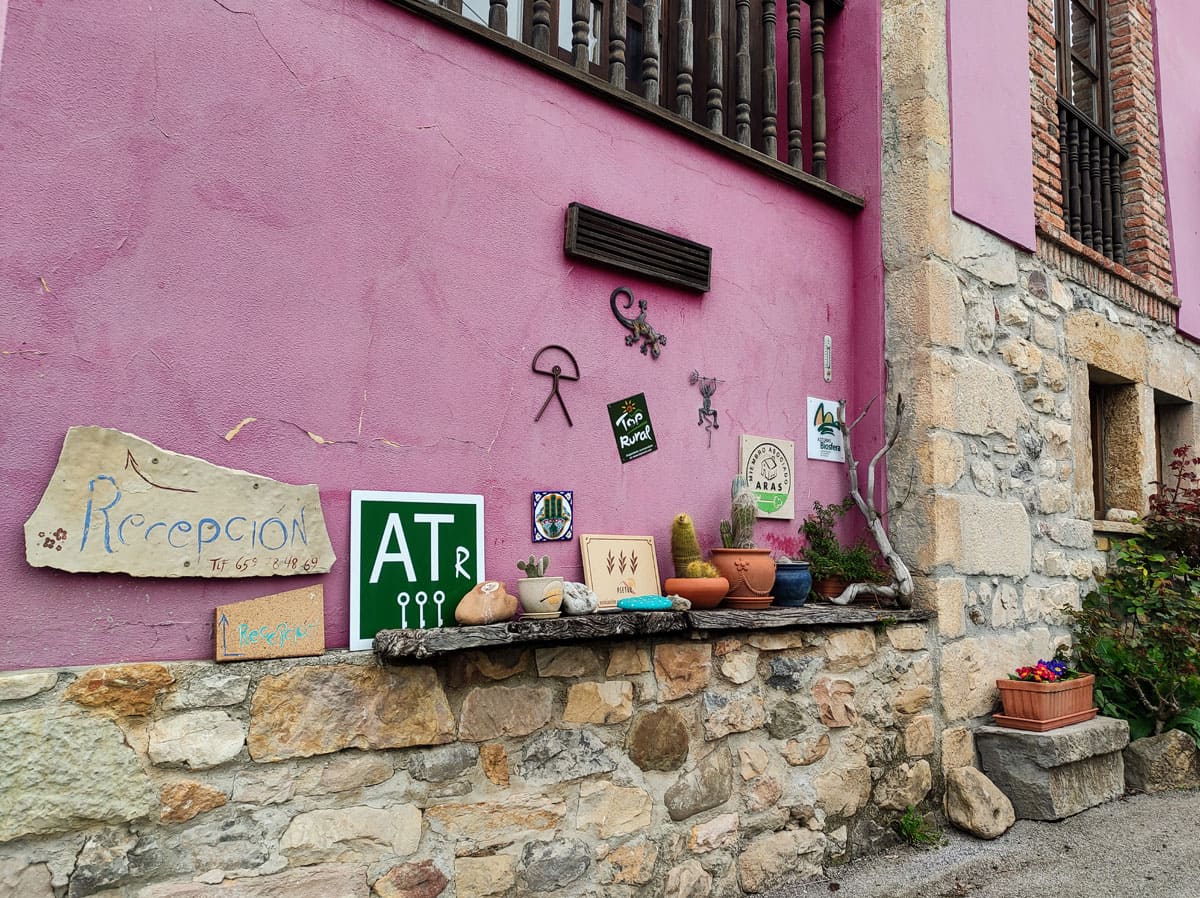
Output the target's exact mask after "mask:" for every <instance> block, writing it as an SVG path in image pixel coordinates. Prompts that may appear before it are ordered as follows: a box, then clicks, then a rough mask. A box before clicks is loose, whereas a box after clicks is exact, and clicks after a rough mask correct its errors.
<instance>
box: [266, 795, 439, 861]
mask: <svg viewBox="0 0 1200 898" xmlns="http://www.w3.org/2000/svg"><path fill="white" fill-rule="evenodd" d="M420 841H421V812H420V810H418V809H417V807H416V806H415V805H411V804H402V805H392V806H389V807H388V808H387V809H386V810H385V809H382V808H371V807H362V806H360V807H352V808H337V809H330V810H320V811H309V812H307V813H304V814H297V815H296V817H295V818H293V820H292V822H291V823H290V824H289V825H288V828H287V831H286V832H284V834H283V837H282V838H281V839H280V840H279V850H280V851H281V852H283V853H284V854H285V855H287V857H288V859H289V860H290V861H291V863H292V864H293V865H295V866H300V865H303V864H319V863H324V862H354V863H359V862H361V863H371V862H373V861H378V860H381V859H383V858H386V857H406V856H408V855H410V854H412V853H413V852H414V851H416V850H417V845H418V844H419V843H420Z"/></svg>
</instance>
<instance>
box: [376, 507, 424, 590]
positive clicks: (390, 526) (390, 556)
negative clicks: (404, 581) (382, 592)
mask: <svg viewBox="0 0 1200 898" xmlns="http://www.w3.org/2000/svg"><path fill="white" fill-rule="evenodd" d="M392 534H395V535H396V543H397V549H398V550H399V551H396V552H389V551H388V550H387V549H388V545H389V544H390V543H391V541H392ZM391 561H398V562H400V563H401V564H403V565H404V573H405V574H406V575H407V576H408V581H409V582H410V583H412V582H414V581H415V580H416V579H417V573H416V571H414V570H413V563H412V558H411V557H409V554H408V541H407V540H406V539H405V538H404V528H403V527H402V526H401V525H400V515H398V514H397V513H396V512H392V513H391V514H389V515H388V519H387V525H386V526H385V527H384V528H383V538H382V539H380V540H379V548H378V549H376V550H375V565H374V566H373V567H372V568H371V581H370V582H371V583H378V582H379V574H380V571H381V570H382V569H383V566H384V565H385V564H387V563H388V562H391Z"/></svg>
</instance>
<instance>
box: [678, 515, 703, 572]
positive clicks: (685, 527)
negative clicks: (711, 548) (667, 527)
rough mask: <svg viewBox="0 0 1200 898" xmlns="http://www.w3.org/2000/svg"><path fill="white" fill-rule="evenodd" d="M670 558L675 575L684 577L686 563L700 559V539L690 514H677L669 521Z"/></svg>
mask: <svg viewBox="0 0 1200 898" xmlns="http://www.w3.org/2000/svg"><path fill="white" fill-rule="evenodd" d="M671 559H672V560H673V561H674V562H675V576H676V577H686V576H687V568H688V565H689V564H691V563H692V562H693V561H699V560H700V541H699V540H697V539H696V525H695V524H693V523H692V517H691V515H687V514H677V515H675V520H674V521H672V522H671Z"/></svg>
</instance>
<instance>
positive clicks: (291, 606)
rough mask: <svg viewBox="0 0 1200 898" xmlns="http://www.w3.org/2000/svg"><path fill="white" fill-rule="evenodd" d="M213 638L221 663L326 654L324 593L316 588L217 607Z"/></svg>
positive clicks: (218, 659) (295, 590)
mask: <svg viewBox="0 0 1200 898" xmlns="http://www.w3.org/2000/svg"><path fill="white" fill-rule="evenodd" d="M213 636H214V642H215V643H216V647H215V650H214V653H213V657H214V659H215V660H217V661H249V660H251V659H255V658H300V657H303V656H305V655H320V654H323V653H324V651H325V590H324V589H323V588H322V587H321V586H320V585H319V584H318V585H317V586H306V587H304V588H303V589H291V590H288V591H287V592H279V593H276V594H275V595H271V596H263V597H262V598H260V599H250V600H249V601H246V602H234V603H233V604H231V605H218V606H217V609H216V611H215V612H214V615H213Z"/></svg>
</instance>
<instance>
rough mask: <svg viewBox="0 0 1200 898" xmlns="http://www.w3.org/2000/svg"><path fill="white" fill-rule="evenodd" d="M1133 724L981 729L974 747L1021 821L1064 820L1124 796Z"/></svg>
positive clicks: (1107, 721) (1098, 721)
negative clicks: (1124, 751) (1042, 729)
mask: <svg viewBox="0 0 1200 898" xmlns="http://www.w3.org/2000/svg"><path fill="white" fill-rule="evenodd" d="M1128 744H1129V724H1128V723H1126V722H1125V721H1123V720H1114V719H1112V718H1111V717H1097V718H1095V719H1094V720H1089V721H1087V722H1086V723H1077V724H1075V725H1074V726H1068V727H1061V728H1059V729H1057V730H1049V731H1048V732H1045V733H1029V732H1025V731H1023V730H1012V729H1009V728H1007V727H980V728H979V729H978V730H976V731H975V746H976V748H978V750H979V759H980V762H981V765H982V767H983V771H984V773H986V774H987V775H988V777H989V778H990V779H991V780H992V782H993V783H995V784H996V785H997V786H998V787H999V789H1000V791H1001V792H1003V793H1004V794H1005V795H1007V796H1008V798H1009V800H1010V801H1011V802H1012V804H1013V810H1014V811H1016V814H1017V819H1018V820H1061V819H1063V818H1064V817H1070V816H1071V815H1072V814H1078V813H1079V812H1080V811H1085V810H1087V809H1088V808H1091V807H1095V806H1096V805H1098V804H1103V803H1104V802H1106V801H1112V800H1113V799H1114V798H1117V797H1119V796H1120V795H1121V794H1122V793H1123V792H1124V791H1125V763H1124V761H1123V759H1122V757H1121V750H1122V749H1123V748H1125V746H1126V745H1128Z"/></svg>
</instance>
